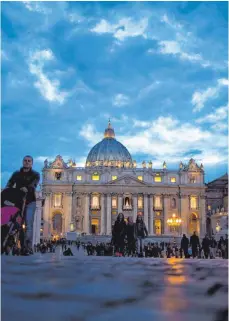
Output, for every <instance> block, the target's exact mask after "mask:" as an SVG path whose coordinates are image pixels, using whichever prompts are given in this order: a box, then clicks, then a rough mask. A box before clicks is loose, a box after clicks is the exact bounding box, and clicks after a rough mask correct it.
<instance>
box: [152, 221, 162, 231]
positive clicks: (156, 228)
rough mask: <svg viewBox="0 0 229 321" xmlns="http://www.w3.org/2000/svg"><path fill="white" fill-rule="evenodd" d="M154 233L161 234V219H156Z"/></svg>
mask: <svg viewBox="0 0 229 321" xmlns="http://www.w3.org/2000/svg"><path fill="white" fill-rule="evenodd" d="M154 233H155V234H156V235H161V233H162V231H161V220H155V221H154Z"/></svg>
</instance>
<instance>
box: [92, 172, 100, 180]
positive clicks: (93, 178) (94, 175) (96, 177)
mask: <svg viewBox="0 0 229 321" xmlns="http://www.w3.org/2000/svg"><path fill="white" fill-rule="evenodd" d="M91 179H92V180H93V181H99V180H100V176H99V174H98V173H94V174H93V175H92V176H91Z"/></svg>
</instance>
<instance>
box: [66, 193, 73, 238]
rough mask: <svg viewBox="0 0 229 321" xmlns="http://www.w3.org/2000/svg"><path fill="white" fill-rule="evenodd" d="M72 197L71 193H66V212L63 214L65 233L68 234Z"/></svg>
mask: <svg viewBox="0 0 229 321" xmlns="http://www.w3.org/2000/svg"><path fill="white" fill-rule="evenodd" d="M72 195H73V193H66V197H67V211H66V213H65V231H64V232H65V233H67V232H70V224H71V222H72Z"/></svg>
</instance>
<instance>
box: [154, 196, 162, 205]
mask: <svg viewBox="0 0 229 321" xmlns="http://www.w3.org/2000/svg"><path fill="white" fill-rule="evenodd" d="M154 207H156V208H161V197H160V196H155V197H154Z"/></svg>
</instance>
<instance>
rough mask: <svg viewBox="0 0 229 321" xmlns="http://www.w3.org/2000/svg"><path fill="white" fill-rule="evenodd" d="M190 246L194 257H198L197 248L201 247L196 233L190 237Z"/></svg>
mask: <svg viewBox="0 0 229 321" xmlns="http://www.w3.org/2000/svg"><path fill="white" fill-rule="evenodd" d="M190 246H191V247H192V257H193V258H195V257H196V256H197V247H198V246H200V241H199V237H198V236H197V235H196V232H193V235H192V236H191V237H190Z"/></svg>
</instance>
